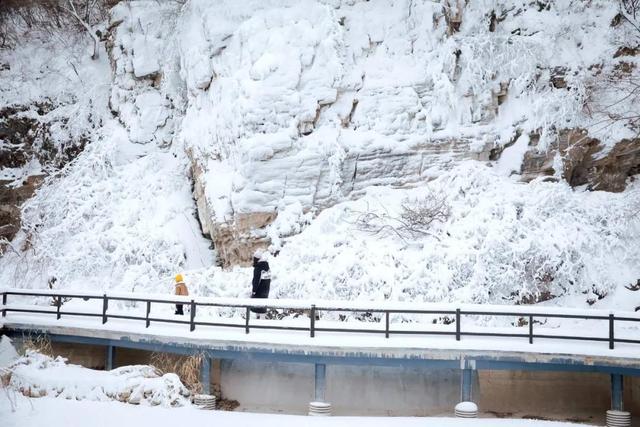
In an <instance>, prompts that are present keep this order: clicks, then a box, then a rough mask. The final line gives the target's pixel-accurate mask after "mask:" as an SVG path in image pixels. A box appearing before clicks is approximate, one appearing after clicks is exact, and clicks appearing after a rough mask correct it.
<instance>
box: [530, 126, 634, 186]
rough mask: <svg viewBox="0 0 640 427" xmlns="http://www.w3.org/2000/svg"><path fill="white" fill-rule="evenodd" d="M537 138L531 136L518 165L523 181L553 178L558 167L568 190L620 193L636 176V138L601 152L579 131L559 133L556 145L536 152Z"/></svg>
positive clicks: (598, 144)
mask: <svg viewBox="0 0 640 427" xmlns="http://www.w3.org/2000/svg"><path fill="white" fill-rule="evenodd" d="M538 137H539V136H538V135H535V134H534V135H531V138H530V141H531V144H530V145H531V148H530V150H529V151H527V153H526V154H525V157H524V161H523V163H522V170H521V174H522V179H523V181H531V180H532V179H534V178H537V177H539V176H553V175H556V169H555V168H556V167H560V168H561V177H562V178H564V179H565V180H566V181H567V182H568V183H569V184H570V185H571V186H572V187H578V186H582V185H586V186H588V188H589V189H591V190H600V191H611V192H620V191H623V190H624V189H625V187H626V182H627V179H629V177H633V176H634V175H637V174H638V173H640V138H635V139H626V138H625V139H622V140H620V141H619V142H618V143H617V144H615V145H614V146H613V147H612V148H610V149H605V147H604V146H603V144H602V143H601V141H599V140H598V139H596V138H592V137H590V136H589V134H588V132H586V131H585V130H583V129H563V130H561V131H559V132H558V139H557V142H555V143H553V144H551V145H550V146H549V147H547V148H546V149H545V150H538V149H537V143H538V141H539V138H538Z"/></svg>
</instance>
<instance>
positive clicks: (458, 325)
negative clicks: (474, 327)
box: [456, 308, 460, 341]
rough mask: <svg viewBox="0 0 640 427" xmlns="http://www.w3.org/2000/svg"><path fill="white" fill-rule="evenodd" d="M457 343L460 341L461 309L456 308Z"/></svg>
mask: <svg viewBox="0 0 640 427" xmlns="http://www.w3.org/2000/svg"><path fill="white" fill-rule="evenodd" d="M456 341H460V309H459V308H456Z"/></svg>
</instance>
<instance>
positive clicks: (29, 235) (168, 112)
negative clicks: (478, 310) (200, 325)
mask: <svg viewBox="0 0 640 427" xmlns="http://www.w3.org/2000/svg"><path fill="white" fill-rule="evenodd" d="M618 13H619V9H618V6H617V3H616V2H613V1H609V0H593V1H590V2H584V1H573V0H562V1H554V2H550V1H541V0H538V1H529V0H478V1H475V0H474V1H470V2H464V1H461V0H460V1H457V0H443V1H427V0H424V1H417V0H404V1H388V0H385V1H356V0H324V1H319V0H317V1H316V0H305V1H294V0H291V1H288V0H264V1H262V0H261V1H257V0H256V1H243V2H237V1H232V0H228V1H225V0H217V1H209V0H189V1H187V2H186V3H185V4H181V3H180V2H164V3H162V2H161V3H158V2H155V1H144V0H142V1H136V2H121V3H120V4H118V5H117V6H115V7H114V8H113V9H112V10H111V12H110V15H109V20H108V22H106V23H105V28H107V29H108V37H107V41H106V43H105V47H106V50H107V52H108V55H103V56H102V60H101V61H102V62H101V63H100V64H96V63H95V62H91V61H90V60H89V59H87V58H84V59H83V60H82V61H80V62H79V63H81V64H84V67H85V68H81V70H86V73H87V76H88V77H89V79H90V80H92V81H104V80H103V79H105V76H106V74H107V73H109V71H110V73H111V77H110V82H109V84H108V85H107V83H105V84H104V85H105V86H101V87H102V88H104V89H98V88H97V86H96V87H95V88H94V89H87V87H86V86H83V87H82V86H76V87H74V88H72V89H70V90H71V92H72V93H76V95H75V96H76V97H78V99H81V100H90V101H91V103H92V104H91V105H92V107H91V108H93V109H95V110H96V112H95V113H92V116H91V117H92V118H95V117H96V116H98V117H100V119H101V121H100V125H99V126H97V127H89V126H87V127H86V128H87V129H88V131H87V133H88V134H89V135H90V142H89V144H88V145H87V148H86V149H85V150H84V151H83V152H82V153H81V154H80V155H79V156H78V157H77V158H76V159H75V160H74V161H73V162H72V163H71V164H69V165H68V166H66V167H65V169H63V171H62V173H60V174H59V175H56V176H52V177H50V178H49V179H48V181H47V182H46V183H45V185H44V187H43V188H42V189H41V190H40V191H39V192H38V193H37V194H36V196H35V197H34V198H33V199H32V200H31V201H29V202H27V203H26V204H25V205H24V208H23V213H22V215H23V227H22V230H23V231H22V232H21V233H19V234H18V236H17V237H16V239H15V240H14V242H13V248H14V250H13V251H11V250H9V251H7V252H6V253H5V255H4V257H3V258H2V260H0V263H1V264H2V266H3V268H2V270H3V271H2V278H4V279H5V280H10V281H13V280H17V281H18V283H20V284H21V285H23V286H42V285H43V284H44V283H46V282H47V281H49V280H51V278H52V277H56V279H57V281H58V282H57V283H59V285H57V286H92V287H100V286H102V287H117V286H124V287H126V288H127V289H130V288H132V287H135V288H136V289H140V288H146V289H157V287H158V286H164V285H168V283H169V282H168V279H169V278H170V276H171V275H172V273H174V272H177V271H179V270H184V269H187V270H189V273H188V274H187V276H188V277H189V279H190V280H191V282H192V283H193V286H194V288H195V289H196V290H197V292H199V293H203V294H214V295H227V296H230V295H244V294H245V293H246V292H247V285H246V283H247V280H248V273H249V272H248V271H247V270H246V269H244V268H239V267H233V266H237V265H242V264H243V263H245V262H246V261H248V259H249V257H250V255H251V253H252V252H253V250H254V248H256V247H260V246H264V247H266V246H270V247H271V248H272V249H273V250H274V251H276V250H279V251H280V252H279V253H280V255H279V256H278V257H276V258H273V259H272V268H273V270H274V277H275V280H274V293H275V294H276V295H277V296H298V297H304V296H320V297H323V298H364V299H372V298H373V299H388V298H390V299H413V300H443V299H444V300H453V299H456V300H465V301H498V302H499V301H503V300H509V301H519V302H523V301H524V302H526V301H538V300H542V299H548V298H554V297H559V296H562V295H568V296H570V295H576V296H578V297H577V299H576V300H575V301H573V300H571V301H569V300H568V301H569V302H567V303H570V304H574V303H575V304H586V303H587V301H589V303H593V302H594V301H598V299H599V298H600V299H601V297H602V296H603V295H605V294H607V295H608V296H609V298H605V301H609V303H610V304H614V305H617V304H624V303H625V302H626V300H625V299H624V298H622V297H619V296H616V295H619V294H620V292H627V291H626V290H624V289H623V288H622V285H625V284H628V283H631V282H635V280H637V279H638V278H640V250H638V249H637V248H638V242H639V241H640V226H639V224H638V222H637V219H636V217H637V215H635V214H636V213H637V212H636V211H637V209H638V208H640V205H639V204H638V200H639V194H640V193H639V192H640V188H639V187H638V186H637V185H635V184H634V183H631V184H630V182H629V180H628V177H629V176H631V175H633V174H634V173H636V172H637V171H638V168H639V166H640V143H639V141H638V139H637V136H636V135H637V134H636V133H635V132H636V130H634V129H633V128H632V127H631V126H630V125H629V121H628V120H624V119H622V120H620V119H616V120H614V119H612V117H614V116H615V117H618V116H619V115H620V114H619V113H620V112H621V111H622V112H624V111H629V110H633V108H634V106H633V104H632V103H631V104H630V102H631V101H630V100H629V99H623V100H622V101H621V102H616V100H618V99H622V98H623V97H622V98H621V97H620V94H624V90H625V85H624V82H625V81H626V80H625V79H628V78H630V77H637V76H638V67H637V65H638V59H637V57H636V56H634V55H635V54H636V53H637V50H636V49H635V48H634V46H636V45H637V43H638V39H637V35H636V34H634V32H633V28H632V27H630V26H628V25H625V24H624V22H620V19H619V16H618ZM42 43H45V42H42V41H39V40H37V39H33V38H31V39H28V40H26V41H25V42H24V43H23V44H21V45H18V46H16V48H15V50H14V51H12V52H10V53H9V54H7V53H6V52H3V60H2V61H0V62H6V63H8V64H10V66H11V67H10V69H9V70H8V71H0V79H5V81H6V82H7V84H10V85H13V86H15V84H14V83H11V78H13V77H11V76H14V75H15V74H14V70H15V63H20V62H21V61H24V59H23V58H24V56H26V55H28V52H29V50H30V49H33V46H39V45H41V44H42ZM624 48H628V49H626V50H625V49H624ZM57 49H59V48H57ZM68 50H69V49H67V50H60V53H61V54H63V55H66V54H67V53H65V52H67V51H68ZM107 56H108V59H107ZM43 67H44V65H43V64H40V65H39V66H36V67H35V68H36V69H33V70H28V71H27V72H26V74H25V76H26V81H27V86H28V83H29V81H31V80H33V79H36V76H38V71H39V70H38V69H37V68H39V69H42V68H43ZM90 67H92V68H90ZM59 72H60V71H56V73H57V74H56V75H58V74H59ZM68 72H70V71H69V70H66V69H65V73H68ZM3 73H6V76H7V77H5V76H3ZM616 76H617V77H616ZM71 77H73V76H71ZM78 77H80V76H78ZM107 77H108V76H107ZM613 77H616V78H617V80H616V79H614V78H613ZM85 80H86V79H85ZM611 81H614V82H620V83H619V84H617V83H616V84H613V87H611V84H609V86H610V89H609V90H606V91H605V90H603V89H602V87H604V86H605V83H610V82H611ZM54 90H55V88H54ZM74 91H75V92H74ZM11 93H12V94H15V93H17V91H12V92H11ZM0 94H1V95H2V96H3V102H4V103H6V104H7V105H10V104H12V103H16V102H22V103H28V102H34V101H32V100H31V99H29V100H16V99H14V98H10V97H8V96H6V95H5V93H4V92H1V93H0ZM42 96H44V95H42ZM51 96H58V95H57V94H54V95H51ZM603 105H604V106H607V108H604V107H603ZM85 110H86V109H85ZM85 110H83V111H85ZM616 114H618V116H616ZM474 161H475V162H478V163H474ZM469 162H471V163H469ZM544 177H546V178H544ZM432 180H433V182H431V181H432ZM532 180H533V183H531V184H524V183H523V182H525V181H526V182H528V181H532ZM544 180H549V181H552V182H543V181H544ZM429 182H430V183H429ZM569 184H570V185H571V186H572V187H574V189H572V188H571V187H570V186H569ZM629 184H630V185H629ZM372 186H375V187H372ZM587 187H588V188H590V189H595V190H610V191H616V192H620V193H619V194H614V193H611V192H602V191H595V192H590V191H588V190H587ZM625 187H627V188H626V190H624V189H625ZM622 190H624V191H622ZM429 194H438V195H442V197H443V198H444V200H445V202H446V204H447V206H449V208H450V215H449V216H448V217H447V218H446V219H445V220H444V221H443V222H442V223H439V224H437V225H435V226H433V228H432V229H431V230H430V231H429V233H428V234H424V235H412V236H410V237H407V236H402V237H399V236H397V235H394V234H393V233H391V234H389V233H377V234H372V233H370V232H367V231H365V230H363V229H362V227H359V226H358V220H357V217H358V213H359V214H362V213H366V212H368V213H374V214H377V215H378V217H380V216H382V217H385V218H387V219H388V218H397V217H398V215H401V206H402V204H403V200H409V201H411V200H419V199H420V198H424V197H427V196H428V195H429ZM192 196H193V199H192ZM350 212H351V213H350ZM354 212H355V213H354ZM354 215H355V217H354ZM196 217H197V218H196ZM306 227H308V228H307V229H305V228H306ZM369 231H370V230H369ZM200 232H203V233H204V234H206V235H207V236H208V237H210V238H211V239H212V240H213V245H214V247H215V253H214V252H212V251H211V250H210V249H208V248H207V246H208V242H207V241H206V240H205V239H204V238H203V237H202V236H201V235H200ZM290 236H294V237H290ZM214 257H217V258H216V259H217V264H218V265H222V266H225V267H226V269H225V270H221V269H220V268H219V267H215V266H212V264H213V263H214ZM229 267H233V268H229ZM614 272H615V273H614ZM162 283H164V285H162ZM620 295H622V294H620ZM567 298H570V297H567ZM618 299H619V300H618ZM572 301H573V302H572ZM598 304H604V302H598Z"/></svg>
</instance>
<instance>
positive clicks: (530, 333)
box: [529, 316, 533, 344]
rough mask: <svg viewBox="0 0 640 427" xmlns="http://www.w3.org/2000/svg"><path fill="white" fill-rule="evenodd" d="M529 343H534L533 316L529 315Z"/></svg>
mask: <svg viewBox="0 0 640 427" xmlns="http://www.w3.org/2000/svg"><path fill="white" fill-rule="evenodd" d="M529 344H533V316H529Z"/></svg>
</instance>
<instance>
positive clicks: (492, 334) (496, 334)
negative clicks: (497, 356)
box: [460, 331, 535, 338]
mask: <svg viewBox="0 0 640 427" xmlns="http://www.w3.org/2000/svg"><path fill="white" fill-rule="evenodd" d="M460 335H462V336H470V337H506V338H528V337H529V334H509V333H506V332H464V331H461V332H460ZM533 337H534V338H535V335H534V336H533Z"/></svg>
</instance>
